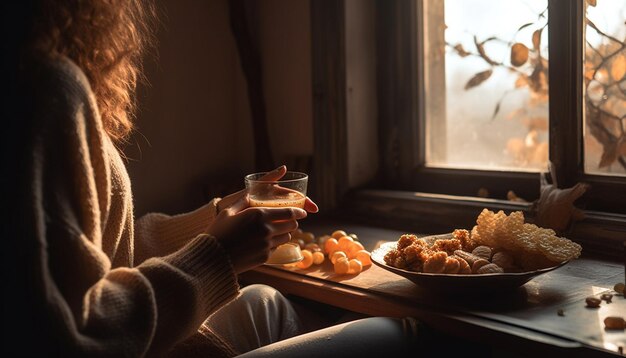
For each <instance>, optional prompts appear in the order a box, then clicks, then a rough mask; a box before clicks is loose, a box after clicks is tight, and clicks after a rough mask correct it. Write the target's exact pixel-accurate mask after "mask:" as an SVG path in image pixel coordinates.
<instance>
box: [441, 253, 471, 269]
mask: <svg viewBox="0 0 626 358" xmlns="http://www.w3.org/2000/svg"><path fill="white" fill-rule="evenodd" d="M468 267H469V266H468ZM460 269H461V263H459V260H457V259H456V258H455V257H452V256H448V258H446V264H445V266H444V269H443V272H444V273H459V270H460Z"/></svg>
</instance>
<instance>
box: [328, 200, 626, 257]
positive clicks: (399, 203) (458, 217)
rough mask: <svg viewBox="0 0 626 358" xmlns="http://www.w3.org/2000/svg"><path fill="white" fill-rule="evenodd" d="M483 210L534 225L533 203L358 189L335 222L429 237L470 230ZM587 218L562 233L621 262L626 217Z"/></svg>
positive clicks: (600, 214)
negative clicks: (518, 213) (365, 224)
mask: <svg viewBox="0 0 626 358" xmlns="http://www.w3.org/2000/svg"><path fill="white" fill-rule="evenodd" d="M483 208H487V209H490V210H496V211H497V210H504V211H507V212H510V211H522V212H524V215H525V216H526V218H527V220H528V221H531V222H532V220H533V213H532V210H531V209H532V203H528V202H513V201H508V200H498V199H485V198H478V197H468V196H453V195H442V194H431V193H419V192H409V191H396V190H371V189H370V190H359V191H355V192H353V193H351V195H349V196H348V198H347V200H346V202H345V203H344V205H343V207H342V208H341V209H340V210H337V212H336V213H333V216H334V217H340V218H350V219H353V220H357V221H361V220H362V221H367V222H368V223H370V224H374V225H377V226H381V227H386V228H393V229H402V230H410V231H413V232H420V233H425V234H431V233H432V234H434V233H442V232H450V231H451V230H453V229H455V228H467V229H471V228H472V227H473V226H474V225H475V223H476V217H477V216H478V214H480V212H481V211H482V210H483ZM585 214H586V218H585V219H583V220H581V221H578V222H576V223H575V224H573V225H572V228H571V229H570V230H569V231H568V232H566V233H565V234H564V236H566V237H567V238H569V239H571V240H574V241H577V242H579V243H581V244H582V245H583V247H584V252H585V253H594V254H599V255H602V256H607V257H610V258H614V259H615V258H620V259H622V258H623V255H624V254H623V252H624V247H623V245H624V244H623V243H624V241H625V238H626V215H622V214H611V213H604V212H597V211H585Z"/></svg>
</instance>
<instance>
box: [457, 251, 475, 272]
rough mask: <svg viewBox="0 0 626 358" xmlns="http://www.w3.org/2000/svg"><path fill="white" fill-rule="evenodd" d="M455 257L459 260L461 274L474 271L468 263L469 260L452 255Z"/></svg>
mask: <svg viewBox="0 0 626 358" xmlns="http://www.w3.org/2000/svg"><path fill="white" fill-rule="evenodd" d="M452 257H454V258H455V259H456V260H457V261H458V262H459V265H460V267H459V272H458V273H460V274H470V273H472V268H471V267H470V265H469V264H468V263H467V261H465V260H464V259H462V258H460V257H458V256H456V255H454V256H452Z"/></svg>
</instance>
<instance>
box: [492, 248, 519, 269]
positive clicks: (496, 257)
mask: <svg viewBox="0 0 626 358" xmlns="http://www.w3.org/2000/svg"><path fill="white" fill-rule="evenodd" d="M491 262H493V263H494V264H496V265H498V266H500V267H502V268H503V269H505V270H507V269H513V268H516V266H515V259H513V256H511V254H509V253H508V252H506V251H499V252H496V253H495V254H493V257H492V258H491Z"/></svg>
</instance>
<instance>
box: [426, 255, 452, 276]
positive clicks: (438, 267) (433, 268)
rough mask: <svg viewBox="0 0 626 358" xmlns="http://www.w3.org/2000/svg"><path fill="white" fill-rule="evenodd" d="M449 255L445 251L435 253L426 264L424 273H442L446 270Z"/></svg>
mask: <svg viewBox="0 0 626 358" xmlns="http://www.w3.org/2000/svg"><path fill="white" fill-rule="evenodd" d="M447 258H448V254H446V253H445V251H440V252H435V253H434V254H432V255H430V257H429V258H428V259H427V260H426V261H425V262H424V272H429V273H442V272H443V271H444V270H445V268H446V259H447Z"/></svg>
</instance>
